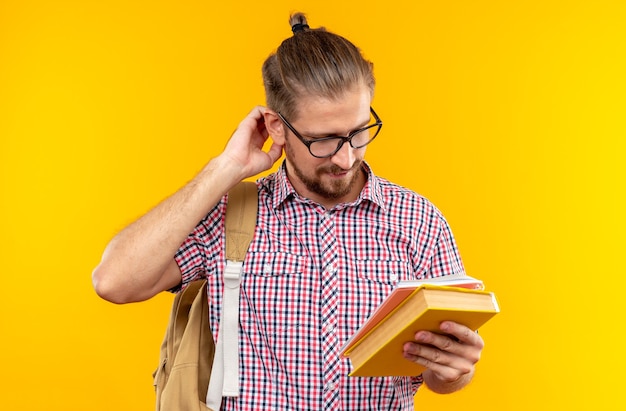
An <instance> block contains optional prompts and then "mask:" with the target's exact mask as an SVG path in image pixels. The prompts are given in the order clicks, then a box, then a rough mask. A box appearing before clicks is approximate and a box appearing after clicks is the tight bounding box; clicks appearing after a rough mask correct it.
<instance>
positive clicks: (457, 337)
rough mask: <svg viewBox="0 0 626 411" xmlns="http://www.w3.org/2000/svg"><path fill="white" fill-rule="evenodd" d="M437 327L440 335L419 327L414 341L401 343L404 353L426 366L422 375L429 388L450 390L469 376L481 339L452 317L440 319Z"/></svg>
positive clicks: (472, 373) (468, 378) (481, 347)
mask: <svg viewBox="0 0 626 411" xmlns="http://www.w3.org/2000/svg"><path fill="white" fill-rule="evenodd" d="M440 329H441V332H442V333H443V335H442V334H437V333H432V332H428V331H418V332H417V333H416V334H415V341H412V342H407V343H405V344H404V347H403V348H404V351H403V355H404V358H406V359H407V360H409V361H413V362H416V363H418V364H420V365H423V366H424V367H426V368H427V370H426V371H425V372H424V374H423V376H424V381H425V382H426V384H427V385H428V387H429V388H430V389H431V390H433V391H435V392H439V393H449V392H454V391H457V390H459V389H460V388H462V387H464V386H465V385H466V384H467V383H468V382H469V381H470V380H471V378H472V376H473V375H474V367H475V365H476V363H477V362H478V360H480V355H481V352H482V350H483V347H484V342H483V339H482V338H481V337H480V336H479V335H478V334H477V333H475V332H474V331H472V330H470V329H469V328H467V327H465V326H463V325H461V324H457V323H454V322H451V321H444V322H442V323H441V326H440Z"/></svg>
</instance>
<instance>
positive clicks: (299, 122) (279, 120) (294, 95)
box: [263, 13, 380, 207]
mask: <svg viewBox="0 0 626 411" xmlns="http://www.w3.org/2000/svg"><path fill="white" fill-rule="evenodd" d="M290 24H291V25H292V30H293V32H294V35H293V36H292V37H290V38H289V39H287V40H285V41H283V43H282V44H281V45H280V47H279V48H278V50H277V51H276V53H274V54H272V55H270V57H268V59H267V60H266V61H265V64H264V65H263V79H264V83H265V90H266V98H267V106H268V108H269V110H268V111H267V112H266V114H265V125H266V127H267V129H268V131H269V133H270V134H271V136H272V138H273V140H274V142H275V143H277V144H280V145H282V146H283V147H284V150H285V155H286V158H287V161H286V166H287V174H288V176H289V179H290V181H291V183H292V185H293V186H294V188H295V189H296V191H298V193H299V194H301V195H303V196H305V197H308V198H311V199H313V200H314V201H317V202H319V203H320V204H323V205H325V206H327V207H330V206H332V205H333V204H337V203H339V202H344V201H351V200H353V199H354V198H356V196H357V195H358V193H359V192H360V191H361V188H362V187H363V185H364V184H365V180H366V178H365V175H364V173H363V170H362V169H361V166H360V165H361V162H362V160H363V156H364V154H365V145H366V144H367V143H369V141H371V139H373V138H374V137H375V136H376V134H377V132H378V130H380V124H379V123H380V120H379V119H378V118H377V116H376V115H375V113H373V112H371V111H370V104H371V101H372V96H373V93H374V76H373V73H372V64H371V63H370V62H368V61H367V60H365V59H364V58H363V56H362V55H361V53H360V51H359V49H358V48H357V47H356V46H354V45H353V44H352V43H350V42H349V41H348V40H346V39H345V38H343V37H341V36H338V35H336V34H333V33H330V32H327V31H326V30H324V29H323V28H322V29H315V30H310V29H309V28H308V25H307V22H306V19H305V18H304V15H302V14H301V13H298V14H295V15H293V16H292V17H291V20H290ZM341 144H342V145H341ZM333 145H334V147H335V149H336V150H333V147H332V146H333Z"/></svg>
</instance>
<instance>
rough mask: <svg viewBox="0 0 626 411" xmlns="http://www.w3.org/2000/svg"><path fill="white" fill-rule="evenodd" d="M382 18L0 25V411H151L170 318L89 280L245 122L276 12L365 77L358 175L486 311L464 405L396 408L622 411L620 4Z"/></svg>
mask: <svg viewBox="0 0 626 411" xmlns="http://www.w3.org/2000/svg"><path fill="white" fill-rule="evenodd" d="M409 3H411V4H409ZM233 4H234V5H233ZM401 4H402V6H393V4H390V3H381V2H379V1H369V0H364V1H362V2H360V3H359V7H356V6H355V5H353V2H338V1H336V0H333V1H329V0H310V1H285V0H278V1H273V2H271V5H270V4H268V3H267V2H265V3H263V2H213V1H200V0H194V1H191V0H186V1H165V0H164V1H153V0H151V1H147V0H140V1H121V0H109V1H88V0H83V1H80V0H75V1H69V0H57V1H43V0H42V1H37V0H3V1H1V2H0V172H1V173H0V184H1V185H0V188H1V189H0V229H1V231H0V235H1V238H0V241H1V243H0V258H1V261H2V269H1V270H0V273H1V275H2V284H3V292H2V297H1V298H0V330H2V331H1V332H2V338H1V339H0V341H1V342H0V344H1V351H2V352H3V353H4V356H3V357H4V358H3V369H4V372H3V374H4V380H3V381H4V382H3V384H1V385H0V396H1V398H2V404H3V409H7V410H12V411H18V410H34V409H41V408H45V409H48V410H59V411H74V410H75V411H83V410H120V411H123V410H133V411H134V410H141V409H144V410H145V409H151V408H152V405H153V399H154V396H153V391H152V387H151V377H150V374H151V372H152V370H153V369H154V367H155V366H156V361H157V356H158V349H159V344H160V341H161V337H162V335H163V331H164V328H165V324H166V320H167V315H168V311H169V304H170V302H171V296H170V295H166V294H164V295H160V296H158V297H156V298H155V299H153V300H151V301H149V302H145V303H142V304H135V305H128V306H115V305H112V304H109V303H106V302H104V301H101V300H99V299H98V298H97V297H96V295H95V293H94V292H93V291H92V288H91V280H90V272H91V270H92V268H93V267H94V266H95V265H96V264H97V262H98V261H99V258H100V255H101V252H102V250H103V248H104V246H105V244H106V243H107V241H108V240H109V239H110V238H111V237H112V236H113V235H114V234H115V232H117V231H118V230H119V229H121V228H122V227H124V226H125V225H126V224H127V223H129V222H130V221H132V220H133V219H135V218H136V217H137V216H138V215H140V214H142V213H143V212H145V211H146V210H147V209H149V208H150V207H151V206H152V205H154V204H155V203H156V202H158V201H159V200H160V199H162V198H163V197H165V196H166V195H168V194H169V193H171V192H172V191H174V190H176V189H177V188H178V187H179V186H180V185H182V184H183V183H184V182H185V181H187V180H188V179H189V178H191V177H192V176H193V175H194V173H195V172H196V171H197V170H199V169H200V168H201V167H202V165H203V164H204V163H205V162H206V161H207V159H208V158H210V157H211V156H213V155H215V154H216V153H218V152H219V151H220V150H221V148H222V147H223V146H224V144H225V141H226V139H227V138H228V136H229V135H230V133H231V132H232V130H233V129H234V127H235V126H236V125H237V123H238V122H239V120H240V119H241V118H242V117H243V116H244V115H245V114H246V113H247V112H248V111H249V109H250V108H251V107H252V106H253V105H256V104H262V103H263V102H264V99H263V90H262V86H261V78H260V70H259V68H260V65H261V63H262V61H263V60H264V58H265V57H266V56H267V55H268V53H269V52H270V51H271V50H272V49H273V48H275V47H276V46H277V45H278V44H279V42H280V41H281V40H282V39H283V38H285V37H286V36H288V35H289V34H290V31H289V27H288V24H287V17H288V13H289V11H292V10H296V9H301V10H303V11H306V12H308V14H309V19H310V22H311V24H312V25H313V26H317V25H325V26H326V27H328V28H329V29H331V30H333V31H337V32H339V33H341V34H344V35H345V36H347V37H348V38H350V39H352V40H353V41H354V42H355V43H356V44H358V45H359V46H360V47H362V49H363V50H364V52H365V54H366V55H367V57H369V58H370V59H372V60H373V61H374V62H375V69H376V74H377V77H378V88H377V94H376V98H375V101H374V106H375V107H376V110H377V112H378V113H379V114H380V115H381V117H382V118H383V120H384V122H385V126H384V128H383V131H382V134H381V136H380V137H379V139H377V141H376V142H375V143H374V144H373V145H372V146H371V147H370V149H369V151H368V159H369V161H370V163H371V164H372V166H373V167H374V170H375V171H377V172H378V173H379V174H380V175H382V176H384V177H387V178H389V179H391V180H394V181H396V182H398V183H401V184H404V185H407V186H409V187H411V188H413V189H415V190H416V191H418V192H420V193H422V194H424V195H426V196H427V197H429V198H430V199H431V200H432V201H433V202H435V204H437V205H438V206H439V208H441V209H442V210H443V212H444V214H445V215H446V216H447V217H448V219H449V221H450V223H451V225H452V227H453V230H454V232H455V234H456V237H457V241H458V243H459V247H460V249H461V253H462V256H463V258H464V261H465V264H466V267H467V269H468V272H469V274H471V275H473V276H477V277H480V278H482V279H483V280H485V282H486V283H487V285H488V287H489V288H490V289H492V290H493V291H495V292H496V294H497V295H498V298H499V300H500V304H501V306H502V310H503V312H502V314H500V315H499V317H496V318H495V319H494V320H493V321H492V322H490V323H489V324H488V325H486V326H485V327H484V328H483V330H481V335H482V336H483V337H484V338H485V340H486V343H487V347H486V349H485V351H484V355H483V360H482V361H481V363H480V366H479V372H478V375H477V377H476V379H475V381H474V382H473V384H472V385H471V386H469V387H468V388H467V389H465V390H464V391H462V392H460V393H457V394H454V395H450V396H444V397H441V396H435V395H434V394H432V393H429V392H428V391H426V390H423V391H422V392H420V393H418V395H417V402H418V404H419V405H421V407H420V406H418V407H417V408H418V409H420V408H421V409H428V407H429V406H435V405H439V406H442V407H444V408H442V409H448V408H450V409H470V410H471V409H476V410H478V409H480V410H529V409H546V410H547V409H569V410H574V409H580V410H587V409H620V408H623V405H626V402H625V400H624V396H623V394H622V392H621V384H620V383H619V380H620V379H621V376H622V374H623V369H624V368H625V367H626V362H625V360H624V356H623V355H622V353H621V352H619V350H620V348H621V345H620V344H621V343H620V341H622V339H621V338H620V337H618V336H616V334H617V333H618V332H620V331H621V330H620V329H621V326H622V323H623V318H622V317H623V313H624V309H623V307H622V305H621V304H620V302H621V301H620V293H621V290H622V289H623V286H624V285H626V284H624V283H625V281H624V273H625V271H624V264H623V257H622V255H623V253H624V251H623V246H624V234H623V233H624V229H625V228H626V227H625V225H626V224H625V221H624V216H623V210H624V209H625V206H626V204H625V201H624V198H623V195H624V176H625V170H624V162H625V154H626V153H625V150H624V144H625V143H624V139H625V137H626V124H625V120H624V117H625V110H626V104H625V103H626V101H625V97H624V96H625V95H626V81H625V80H624V73H625V72H626V58H625V56H626V49H625V45H624V44H625V39H626V29H625V28H624V27H625V26H626V25H625V24H624V22H625V21H626V6H625V5H626V3H624V2H623V1H606V0H598V1H593V2H591V1H579V0H570V1H567V0H543V1H540V0H528V1H524V2H521V1H520V2H503V1H495V0H494V1H486V0H476V1H438V2H431V1H414V2H401ZM620 287H622V288H620ZM619 404H621V405H619Z"/></svg>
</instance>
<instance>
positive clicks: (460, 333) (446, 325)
mask: <svg viewBox="0 0 626 411" xmlns="http://www.w3.org/2000/svg"><path fill="white" fill-rule="evenodd" d="M439 328H440V329H441V331H443V332H444V333H446V334H448V335H451V336H454V337H455V338H456V339H457V340H458V341H460V342H461V343H463V344H466V345H472V346H474V347H477V348H480V349H482V348H483V347H484V342H483V339H482V337H481V336H480V335H478V333H476V332H475V331H472V330H471V329H470V328H467V327H466V326H464V325H461V324H458V323H455V322H452V321H444V322H442V323H441V325H440V327H439Z"/></svg>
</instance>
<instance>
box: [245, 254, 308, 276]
mask: <svg viewBox="0 0 626 411" xmlns="http://www.w3.org/2000/svg"><path fill="white" fill-rule="evenodd" d="M306 266H307V259H306V257H303V256H300V255H297V254H291V253H282V252H249V253H248V255H247V256H246V261H245V265H244V268H243V271H244V274H246V275H251V276H254V277H276V276H289V275H302V274H303V273H304V271H305V270H306Z"/></svg>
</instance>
